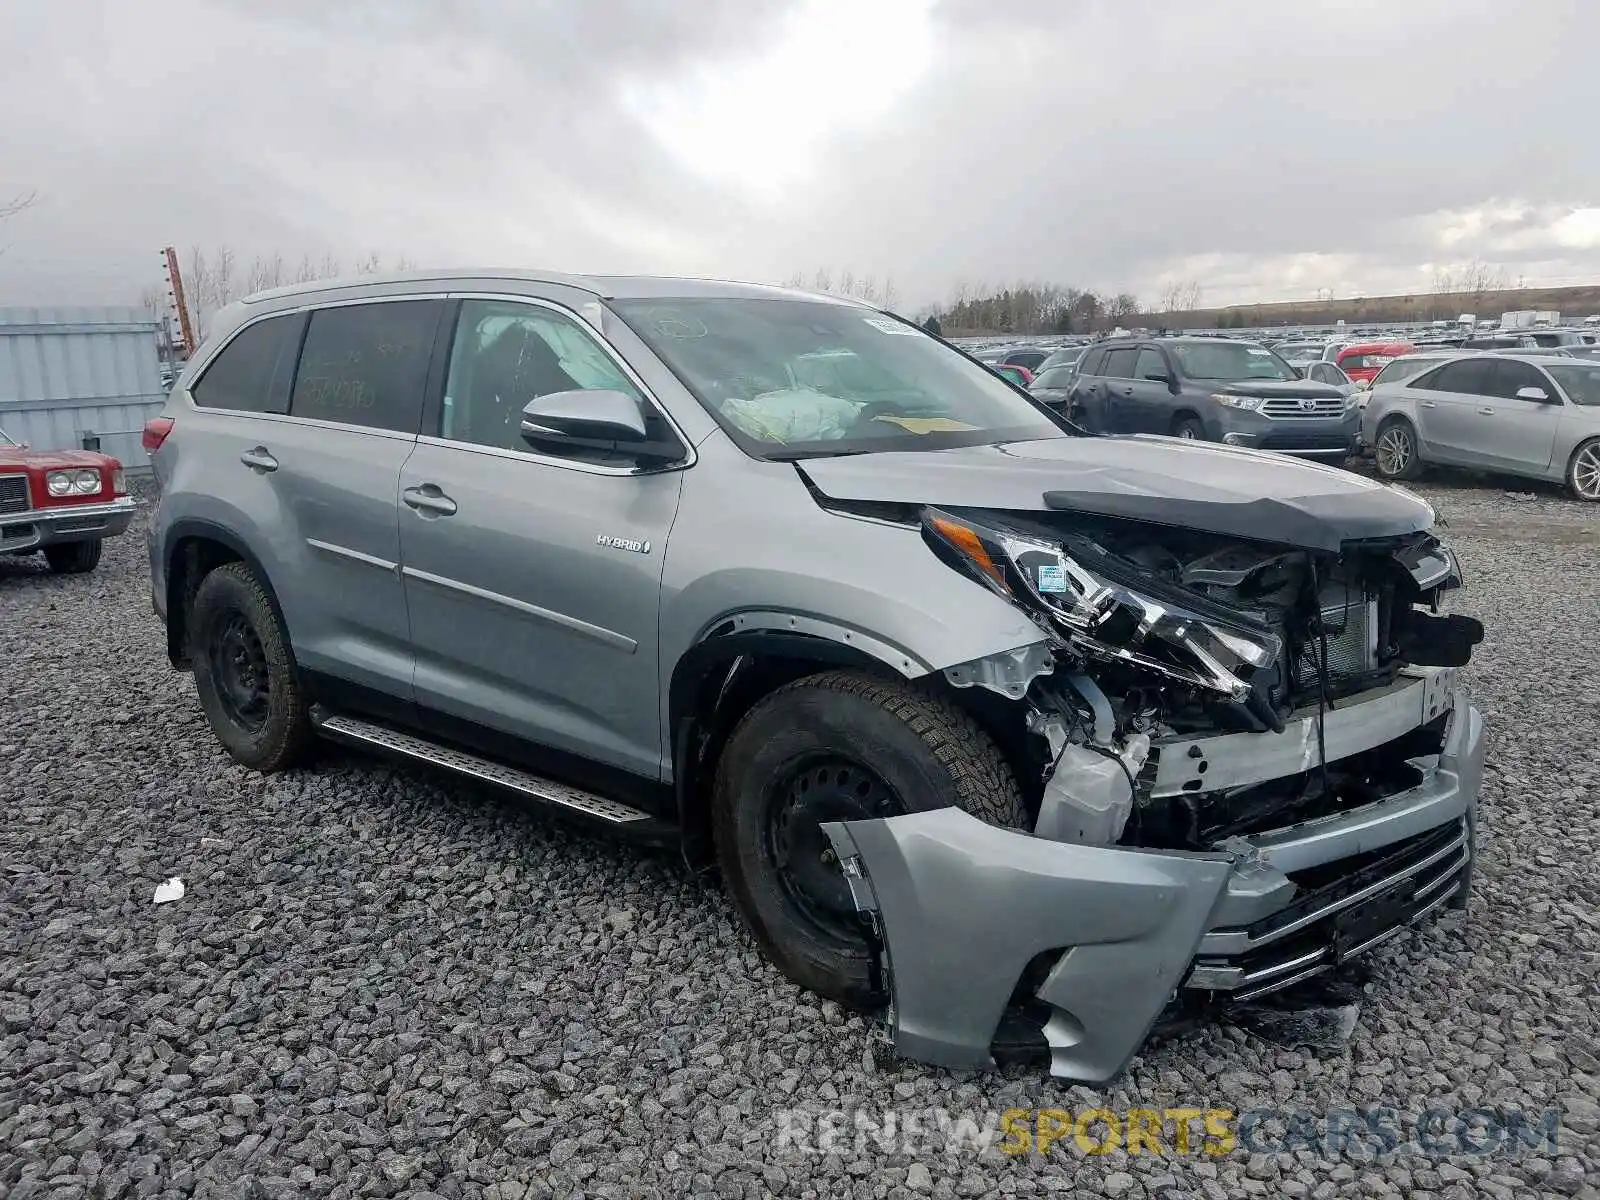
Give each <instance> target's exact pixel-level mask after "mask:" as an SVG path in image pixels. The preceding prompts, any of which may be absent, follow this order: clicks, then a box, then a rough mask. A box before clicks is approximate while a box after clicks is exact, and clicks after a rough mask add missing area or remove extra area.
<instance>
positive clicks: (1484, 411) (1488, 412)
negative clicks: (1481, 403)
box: [1478, 408, 1494, 417]
mask: <svg viewBox="0 0 1600 1200" xmlns="http://www.w3.org/2000/svg"><path fill="white" fill-rule="evenodd" d="M1478 415H1479V416H1480V417H1492V416H1494V409H1492V408H1480V409H1479V410H1478Z"/></svg>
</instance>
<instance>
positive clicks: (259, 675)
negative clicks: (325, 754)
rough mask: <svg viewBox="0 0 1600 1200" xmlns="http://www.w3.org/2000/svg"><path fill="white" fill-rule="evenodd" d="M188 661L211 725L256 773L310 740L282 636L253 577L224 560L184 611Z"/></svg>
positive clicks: (290, 757) (274, 767)
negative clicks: (192, 668)
mask: <svg viewBox="0 0 1600 1200" xmlns="http://www.w3.org/2000/svg"><path fill="white" fill-rule="evenodd" d="M189 660H190V661H191V662H192V663H193V664H194V683H195V690H196V691H197V692H198V693H199V695H200V707H201V708H202V709H203V710H204V711H205V714H206V720H207V721H208V722H209V723H210V725H211V730H212V732H213V733H215V734H216V735H217V740H218V741H220V742H221V743H222V745H223V747H224V748H225V749H226V750H227V751H228V753H229V754H231V755H232V756H233V757H234V759H235V760H236V761H238V762H239V763H241V764H243V765H244V766H247V767H252V768H254V769H255V770H257V771H280V770H282V769H284V768H285V767H289V766H293V765H294V763H295V762H296V761H297V760H298V759H299V758H300V757H301V755H302V754H303V753H304V751H305V749H306V747H307V746H308V745H309V744H310V741H311V723H310V719H309V716H308V709H309V705H308V703H307V700H306V696H305V693H304V692H303V691H302V690H301V687H300V681H299V678H298V675H297V672H296V669H295V664H294V658H293V655H292V653H291V651H290V648H289V639H288V636H287V634H286V633H285V631H284V628H283V623H282V622H281V621H280V620H279V619H278V613H277V610H276V609H275V608H274V607H273V604H272V600H271V598H270V597H269V596H268V595H267V591H266V589H265V588H264V587H263V586H262V585H261V582H260V580H258V579H257V578H256V577H255V574H254V573H253V572H252V571H251V570H250V568H249V567H247V566H245V564H243V563H237V562H235V563H228V564H226V565H225V566H221V567H218V568H217V569H216V570H215V571H212V572H211V573H210V574H209V575H207V576H206V577H205V578H204V579H203V580H201V582H200V589H199V591H197V592H196V593H195V597H194V607H193V608H192V609H191V610H190V613H189Z"/></svg>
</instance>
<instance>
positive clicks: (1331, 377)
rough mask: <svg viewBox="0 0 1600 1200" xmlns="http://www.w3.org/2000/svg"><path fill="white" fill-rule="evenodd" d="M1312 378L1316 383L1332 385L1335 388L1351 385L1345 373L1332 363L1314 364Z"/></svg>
mask: <svg viewBox="0 0 1600 1200" xmlns="http://www.w3.org/2000/svg"><path fill="white" fill-rule="evenodd" d="M1310 378H1311V379H1312V380H1313V381H1314V382H1316V383H1331V384H1333V385H1334V386H1335V387H1337V386H1339V385H1340V384H1345V383H1349V382H1350V381H1349V379H1347V378H1346V377H1345V373H1344V372H1343V371H1341V370H1340V369H1339V368H1338V367H1336V366H1334V365H1333V364H1332V363H1323V362H1319V363H1312V364H1311V374H1310Z"/></svg>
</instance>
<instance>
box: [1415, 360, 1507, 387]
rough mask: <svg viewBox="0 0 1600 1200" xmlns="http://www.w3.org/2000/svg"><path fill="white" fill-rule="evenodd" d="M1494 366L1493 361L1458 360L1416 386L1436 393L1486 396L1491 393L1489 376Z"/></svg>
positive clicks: (1419, 381)
mask: <svg viewBox="0 0 1600 1200" xmlns="http://www.w3.org/2000/svg"><path fill="white" fill-rule="evenodd" d="M1493 366H1494V360H1493V359H1487V358H1462V359H1457V360H1456V361H1455V362H1450V363H1446V364H1445V365H1444V366H1442V367H1440V368H1439V369H1438V370H1437V371H1433V372H1430V373H1429V374H1428V375H1427V376H1426V377H1425V378H1423V379H1419V380H1418V381H1417V382H1416V384H1415V386H1416V387H1419V388H1427V389H1428V390H1430V391H1435V392H1461V393H1464V394H1466V395H1469V396H1484V395H1487V394H1488V392H1489V374H1490V370H1491V368H1492V367H1493Z"/></svg>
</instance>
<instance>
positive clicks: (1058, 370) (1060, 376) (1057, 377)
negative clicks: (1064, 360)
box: [1033, 366, 1075, 388]
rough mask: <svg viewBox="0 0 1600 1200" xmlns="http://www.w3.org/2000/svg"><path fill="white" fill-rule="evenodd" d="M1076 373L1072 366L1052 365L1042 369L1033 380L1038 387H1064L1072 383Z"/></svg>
mask: <svg viewBox="0 0 1600 1200" xmlns="http://www.w3.org/2000/svg"><path fill="white" fill-rule="evenodd" d="M1074 374H1075V372H1074V371H1073V369H1072V367H1071V366H1065V367H1050V368H1048V369H1046V370H1044V371H1041V372H1040V373H1039V374H1038V376H1037V377H1035V379H1034V381H1033V386H1034V387H1036V388H1064V387H1067V386H1068V385H1070V384H1071V383H1072V376H1073V375H1074Z"/></svg>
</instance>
